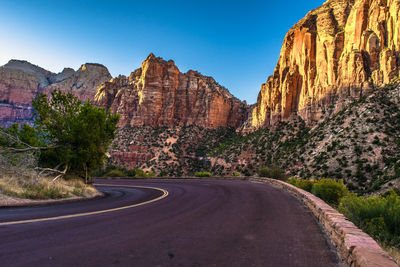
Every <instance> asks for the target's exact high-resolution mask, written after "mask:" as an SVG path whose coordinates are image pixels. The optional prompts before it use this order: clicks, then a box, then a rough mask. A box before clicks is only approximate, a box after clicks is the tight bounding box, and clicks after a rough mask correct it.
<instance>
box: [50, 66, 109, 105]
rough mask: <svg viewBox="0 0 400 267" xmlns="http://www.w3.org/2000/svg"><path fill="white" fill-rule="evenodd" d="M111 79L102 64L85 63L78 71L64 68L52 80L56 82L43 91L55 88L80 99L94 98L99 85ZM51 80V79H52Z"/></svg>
mask: <svg viewBox="0 0 400 267" xmlns="http://www.w3.org/2000/svg"><path fill="white" fill-rule="evenodd" d="M110 79H111V75H110V73H109V72H108V69H107V68H106V67H104V66H103V65H100V64H91V63H86V64H83V65H82V66H81V67H80V68H79V69H78V70H77V71H76V72H75V71H73V70H72V69H64V70H63V72H61V73H59V74H57V75H54V76H53V78H52V79H51V80H54V81H55V83H53V84H51V85H49V86H46V87H45V88H44V89H43V93H45V94H49V93H50V92H52V91H54V90H60V91H62V92H64V93H72V94H74V95H75V96H77V97H79V99H81V100H83V101H85V100H88V99H90V100H92V99H93V98H94V95H95V94H96V90H97V87H98V86H100V85H101V84H102V83H103V82H105V81H108V80H110ZM51 80H50V81H51Z"/></svg>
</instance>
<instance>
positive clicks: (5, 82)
mask: <svg viewBox="0 0 400 267" xmlns="http://www.w3.org/2000/svg"><path fill="white" fill-rule="evenodd" d="M110 78H111V75H110V73H109V72H108V70H107V68H106V67H104V66H103V65H99V64H90V63H87V64H84V65H82V66H81V67H80V68H79V70H77V71H74V70H73V69H70V68H65V69H64V70H63V71H62V72H60V73H58V74H56V73H52V72H50V71H47V70H45V69H43V68H40V67H38V66H36V65H33V64H31V63H29V62H27V61H21V60H10V61H9V62H8V63H7V64H5V65H4V66H2V67H0V126H3V127H8V126H10V125H11V124H13V123H32V121H33V109H32V100H33V99H34V98H35V97H36V96H37V95H38V94H39V93H45V94H50V92H51V91H53V90H55V89H58V90H61V91H62V92H64V93H73V94H74V95H76V96H77V97H79V98H80V99H81V100H82V101H84V100H88V99H93V97H94V95H95V93H96V89H97V87H98V86H99V85H100V84H102V83H103V82H105V81H108V80H109V79H110Z"/></svg>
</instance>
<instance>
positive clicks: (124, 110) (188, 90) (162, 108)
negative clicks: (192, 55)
mask: <svg viewBox="0 0 400 267" xmlns="http://www.w3.org/2000/svg"><path fill="white" fill-rule="evenodd" d="M95 102H96V104H98V105H101V106H105V107H107V108H110V109H111V111H112V112H118V113H119V114H120V115H121V120H120V126H144V125H147V126H153V127H160V126H168V127H171V126H186V125H197V126H201V127H206V128H216V127H219V126H223V127H238V126H239V125H241V123H242V122H243V121H244V120H245V119H246V117H247V111H246V104H245V103H242V102H241V101H239V100H238V99H237V98H235V97H233V96H232V95H231V94H230V93H229V91H228V90H227V89H225V88H224V87H222V86H220V85H219V84H218V83H216V82H215V80H214V79H213V78H211V77H206V76H203V75H201V74H200V73H198V72H196V71H188V72H187V73H185V74H183V73H181V72H180V71H179V69H178V68H177V67H176V66H175V64H174V62H173V61H172V60H170V61H168V62H167V61H164V60H163V59H162V58H157V57H155V56H154V55H153V54H150V55H149V56H148V58H147V59H146V60H145V61H144V62H143V63H142V66H141V68H139V69H137V70H135V71H134V72H132V73H131V75H130V76H129V77H124V76H120V77H117V78H114V79H112V80H110V81H109V82H106V83H104V84H103V85H102V86H101V87H99V89H98V91H97V94H96V96H95Z"/></svg>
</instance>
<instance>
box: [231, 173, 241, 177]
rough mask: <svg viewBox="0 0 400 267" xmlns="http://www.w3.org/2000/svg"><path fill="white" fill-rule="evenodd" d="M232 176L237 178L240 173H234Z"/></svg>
mask: <svg viewBox="0 0 400 267" xmlns="http://www.w3.org/2000/svg"><path fill="white" fill-rule="evenodd" d="M232 175H233V176H235V177H238V176H240V172H234V173H233V174H232Z"/></svg>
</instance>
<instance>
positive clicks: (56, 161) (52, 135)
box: [32, 91, 119, 182]
mask: <svg viewBox="0 0 400 267" xmlns="http://www.w3.org/2000/svg"><path fill="white" fill-rule="evenodd" d="M32 104H33V107H34V108H35V125H36V128H37V129H38V130H39V132H40V133H41V135H42V138H43V139H44V140H46V142H47V145H48V146H49V149H48V150H45V151H43V152H42V153H41V157H40V160H39V163H40V164H41V166H43V167H54V166H60V165H62V166H63V168H64V169H65V171H66V174H68V175H73V176H79V177H82V178H84V179H85V182H90V180H91V178H90V173H91V171H92V170H94V169H95V168H98V167H99V166H101V165H102V164H103V161H104V158H105V153H106V151H107V149H108V147H109V145H110V144H111V142H112V140H113V139H114V138H115V133H116V130H117V123H118V121H119V115H118V114H111V113H110V112H107V111H106V110H105V109H104V108H100V107H96V106H93V105H92V104H91V103H90V101H87V102H86V103H84V104H82V103H81V101H80V100H79V99H78V98H77V97H75V96H74V95H72V94H63V93H61V92H60V91H53V92H52V94H51V98H50V99H49V98H47V96H46V95H44V94H41V95H39V96H38V98H37V99H36V100H34V101H33V102H32Z"/></svg>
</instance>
